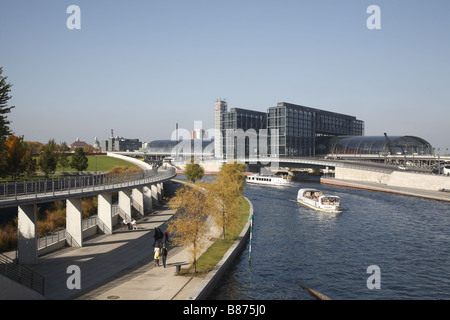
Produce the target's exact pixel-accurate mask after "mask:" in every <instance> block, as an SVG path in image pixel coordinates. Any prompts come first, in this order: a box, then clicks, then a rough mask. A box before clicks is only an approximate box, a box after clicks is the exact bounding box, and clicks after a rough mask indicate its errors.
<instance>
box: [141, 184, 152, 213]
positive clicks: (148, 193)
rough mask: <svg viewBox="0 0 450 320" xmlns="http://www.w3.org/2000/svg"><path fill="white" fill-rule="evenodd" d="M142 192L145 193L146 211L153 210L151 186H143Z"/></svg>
mask: <svg viewBox="0 0 450 320" xmlns="http://www.w3.org/2000/svg"><path fill="white" fill-rule="evenodd" d="M142 193H143V195H144V213H146V214H147V213H150V212H152V209H153V204H152V189H151V186H145V187H144V188H142Z"/></svg>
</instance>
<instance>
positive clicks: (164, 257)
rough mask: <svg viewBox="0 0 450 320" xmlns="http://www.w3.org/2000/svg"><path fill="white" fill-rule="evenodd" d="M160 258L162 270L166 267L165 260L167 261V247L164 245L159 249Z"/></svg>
mask: <svg viewBox="0 0 450 320" xmlns="http://www.w3.org/2000/svg"><path fill="white" fill-rule="evenodd" d="M161 257H162V263H163V266H164V268H165V267H166V259H167V247H166V244H163V246H162V248H161Z"/></svg>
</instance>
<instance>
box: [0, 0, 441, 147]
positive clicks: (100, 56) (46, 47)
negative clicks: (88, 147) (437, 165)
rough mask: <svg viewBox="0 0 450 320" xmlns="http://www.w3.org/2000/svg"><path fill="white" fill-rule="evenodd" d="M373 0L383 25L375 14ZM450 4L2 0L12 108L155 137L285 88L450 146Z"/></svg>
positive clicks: (86, 133) (67, 134)
mask: <svg viewBox="0 0 450 320" xmlns="http://www.w3.org/2000/svg"><path fill="white" fill-rule="evenodd" d="M72 4H75V5H78V6H79V7H80V9H81V30H69V29H68V28H67V26H66V20H67V19H68V18H69V16H70V14H67V13H66V10H67V7H68V6H69V5H72ZM372 4H375V5H378V6H379V7H380V9H381V30H369V29H368V28H367V27H366V20H367V19H368V18H369V16H370V14H368V13H366V10H367V8H368V6H370V5H372ZM449 17H450V1H448V0H431V1H421V0H420V1H418V0H396V1H391V0H389V1H387V0H383V1H381V0H370V1H366V0H343V1H336V0H315V1H313V0H308V1H306V0H227V1H223V0H221V1H219V0H170V1H167V0H145V1H144V0H133V1H124V0H120V1H119V0H118V1H105V0H95V1H85V0H71V1H62V0H42V1H21V0H1V2H0V66H2V67H3V69H4V75H6V76H8V81H9V82H10V83H12V84H13V88H12V92H11V94H12V96H13V98H12V99H11V104H12V105H15V106H16V108H15V109H13V111H12V113H11V114H10V115H9V119H10V120H11V121H12V126H11V127H12V129H13V131H14V132H15V134H16V135H24V137H25V139H26V140H31V141H41V142H47V141H48V139H50V138H54V139H55V140H56V142H62V141H66V142H67V143H71V142H73V141H74V140H75V139H76V138H77V137H79V138H80V139H81V140H84V141H86V142H88V143H92V142H93V139H94V137H98V139H99V140H103V139H106V138H107V137H108V136H109V135H110V130H111V129H114V133H115V134H116V135H119V136H123V137H127V138H139V139H140V140H141V141H151V140H154V139H170V137H171V134H172V131H173V130H174V128H175V124H176V123H179V126H180V127H181V128H185V129H187V130H191V129H193V126H194V121H195V120H201V121H203V128H204V129H208V128H212V127H213V120H214V115H213V110H214V101H215V100H216V98H219V97H221V98H226V99H227V101H228V104H229V107H240V108H247V109H252V110H259V111H266V109H267V108H268V107H271V106H274V105H276V104H277V102H282V101H284V102H290V103H295V104H301V105H306V106H310V107H316V108H320V109H324V110H329V111H334V112H340V113H345V114H350V115H354V116H356V117H357V118H358V119H361V120H364V121H365V127H366V135H383V133H384V132H387V133H388V134H390V135H416V136H420V137H422V138H425V139H427V140H428V141H429V142H430V143H431V144H432V145H433V146H435V147H436V148H441V149H445V148H450V141H449V136H450V134H449V133H450V132H449V131H450V130H449V123H450V121H449V111H450V110H449V107H450V35H449V33H450V19H449Z"/></svg>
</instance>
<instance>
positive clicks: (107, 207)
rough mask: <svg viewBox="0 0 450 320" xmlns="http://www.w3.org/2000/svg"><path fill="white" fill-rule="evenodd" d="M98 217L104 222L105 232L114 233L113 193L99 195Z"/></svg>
mask: <svg viewBox="0 0 450 320" xmlns="http://www.w3.org/2000/svg"><path fill="white" fill-rule="evenodd" d="M98 219H99V220H100V221H101V222H103V225H104V227H105V228H103V229H104V230H103V232H104V233H105V234H112V229H113V225H112V193H103V194H99V195H98Z"/></svg>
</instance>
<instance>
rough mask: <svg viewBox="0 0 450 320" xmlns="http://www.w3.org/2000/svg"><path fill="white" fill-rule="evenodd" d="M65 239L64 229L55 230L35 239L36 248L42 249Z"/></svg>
mask: <svg viewBox="0 0 450 320" xmlns="http://www.w3.org/2000/svg"><path fill="white" fill-rule="evenodd" d="M65 239H66V229H61V230H56V231H53V232H50V233H47V234H45V235H43V236H41V237H39V238H38V239H37V248H38V250H39V249H43V248H46V247H48V246H50V245H52V244H54V243H57V242H59V241H62V240H65Z"/></svg>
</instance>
